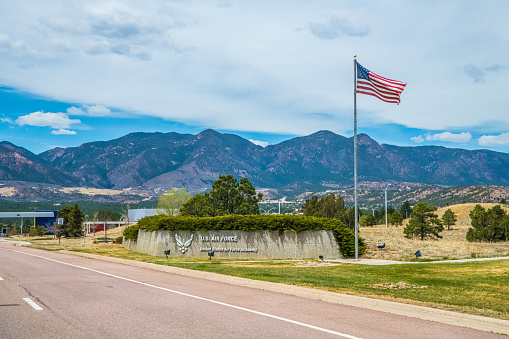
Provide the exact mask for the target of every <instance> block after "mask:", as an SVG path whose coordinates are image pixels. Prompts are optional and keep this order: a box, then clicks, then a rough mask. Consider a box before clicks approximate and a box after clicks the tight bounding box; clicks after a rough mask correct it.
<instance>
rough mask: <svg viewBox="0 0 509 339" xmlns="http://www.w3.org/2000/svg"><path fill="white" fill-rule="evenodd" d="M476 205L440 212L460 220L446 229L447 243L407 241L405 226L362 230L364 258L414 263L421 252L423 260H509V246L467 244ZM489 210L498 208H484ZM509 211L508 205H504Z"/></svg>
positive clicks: (442, 209)
mask: <svg viewBox="0 0 509 339" xmlns="http://www.w3.org/2000/svg"><path fill="white" fill-rule="evenodd" d="M475 205H476V204H460V205H453V206H448V207H444V208H440V209H438V211H437V212H438V216H439V217H440V218H441V217H442V215H443V214H444V212H445V211H446V210H447V209H449V208H450V209H451V210H452V211H453V212H454V213H455V214H456V217H457V219H458V221H457V222H456V225H454V226H452V228H451V230H449V231H448V230H447V229H444V231H443V232H442V234H441V235H442V236H443V239H439V240H424V241H421V240H418V239H407V238H405V237H404V236H403V229H404V228H405V226H406V220H405V222H404V223H403V226H398V227H396V226H389V227H388V228H385V225H378V226H374V227H361V228H360V231H359V234H360V236H361V237H363V238H364V239H365V240H366V244H367V249H366V253H365V254H364V255H363V256H362V258H366V259H388V260H411V259H415V255H414V253H415V252H416V251H417V250H420V251H421V253H422V257H421V260H423V259H435V260H436V259H463V258H473V257H499V256H509V243H508V242H501V243H470V242H468V241H467V240H466V238H465V237H466V234H467V230H468V228H469V227H470V217H469V213H470V211H471V210H472V209H473V208H474V206H475ZM481 205H482V206H483V207H484V208H486V209H488V208H491V207H493V206H495V205H496V204H489V203H487V204H481ZM502 207H503V208H504V209H506V210H509V208H508V207H507V205H502ZM379 242H384V243H385V244H386V247H385V248H384V249H383V250H381V251H380V250H379V249H378V248H377V246H376V245H377V243H379Z"/></svg>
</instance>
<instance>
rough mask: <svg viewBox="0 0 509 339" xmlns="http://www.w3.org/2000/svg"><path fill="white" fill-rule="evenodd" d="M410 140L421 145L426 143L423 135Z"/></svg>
mask: <svg viewBox="0 0 509 339" xmlns="http://www.w3.org/2000/svg"><path fill="white" fill-rule="evenodd" d="M410 140H412V141H414V142H416V143H418V144H420V143H421V142H423V141H424V138H423V137H422V135H418V136H416V137H411V138H410Z"/></svg>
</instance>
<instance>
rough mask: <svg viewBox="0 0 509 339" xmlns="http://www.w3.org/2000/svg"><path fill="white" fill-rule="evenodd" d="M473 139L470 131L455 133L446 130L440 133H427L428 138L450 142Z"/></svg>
mask: <svg viewBox="0 0 509 339" xmlns="http://www.w3.org/2000/svg"><path fill="white" fill-rule="evenodd" d="M470 139H472V135H471V134H470V132H461V133H458V134H454V133H451V132H444V133H438V134H426V140H428V141H430V140H438V141H449V142H469V141H470Z"/></svg>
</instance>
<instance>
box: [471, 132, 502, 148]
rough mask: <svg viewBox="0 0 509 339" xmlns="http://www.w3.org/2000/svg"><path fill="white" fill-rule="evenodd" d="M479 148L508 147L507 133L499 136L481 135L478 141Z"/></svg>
mask: <svg viewBox="0 0 509 339" xmlns="http://www.w3.org/2000/svg"><path fill="white" fill-rule="evenodd" d="M478 143H479V145H481V146H504V145H509V133H502V134H499V135H483V136H481V137H480V138H479V140H478Z"/></svg>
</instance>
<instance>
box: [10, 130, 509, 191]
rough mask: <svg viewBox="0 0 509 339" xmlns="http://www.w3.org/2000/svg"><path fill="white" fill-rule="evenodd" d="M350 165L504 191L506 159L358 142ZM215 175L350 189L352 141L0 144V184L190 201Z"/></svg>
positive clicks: (213, 136) (165, 139)
mask: <svg viewBox="0 0 509 339" xmlns="http://www.w3.org/2000/svg"><path fill="white" fill-rule="evenodd" d="M16 154H17V155H16ZM16 159H17V160H16ZM23 159H24V160H23ZM358 165H359V170H358V179H359V181H360V182H363V181H366V182H368V181H369V182H388V181H395V182H416V183H423V184H435V185H445V186H462V185H463V186H466V185H502V186H507V185H509V154H507V153H501V152H495V151H489V150H473V151H470V150H464V149H461V148H446V147H443V146H395V145H388V144H379V143H378V142H377V141H376V140H374V139H372V138H371V137H369V135H367V134H359V136H358ZM222 174H233V175H235V176H237V177H245V176H247V177H248V178H249V180H250V181H251V182H253V184H254V185H255V187H260V188H272V189H278V190H280V189H282V190H285V189H286V190H296V191H299V190H300V191H305V190H309V189H310V188H312V187H331V185H332V186H334V185H348V184H352V183H353V137H344V136H341V135H338V134H335V133H333V132H331V131H327V130H322V131H317V132H315V133H313V134H310V135H307V136H301V137H296V138H292V139H289V140H285V141H283V142H281V143H278V144H275V145H269V146H267V147H265V148H263V147H261V146H259V145H255V144H254V143H252V142H250V141H249V140H246V139H244V138H242V137H240V136H238V135H235V134H229V133H220V132H217V131H215V130H212V129H207V130H204V131H202V132H200V133H198V134H196V135H193V134H180V133H176V132H168V133H162V132H154V133H146V132H135V133H129V134H127V135H124V136H122V137H120V138H116V139H112V140H109V141H96V142H87V143H84V144H82V145H80V146H77V147H68V148H54V149H51V150H48V151H45V152H42V153H40V154H38V155H36V154H34V153H32V152H30V151H28V150H26V149H24V148H22V147H18V146H16V145H14V144H12V143H10V142H7V141H4V142H1V143H0V180H20V181H34V182H41V183H50V184H60V185H62V186H66V185H67V186H84V187H96V188H107V189H109V188H112V189H126V188H141V189H150V190H165V189H171V188H174V187H175V188H180V187H186V188H187V189H188V190H189V191H191V192H192V193H196V192H203V191H205V190H207V189H209V188H210V184H211V183H212V182H213V181H214V180H215V179H217V177H218V176H219V175H222Z"/></svg>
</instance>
